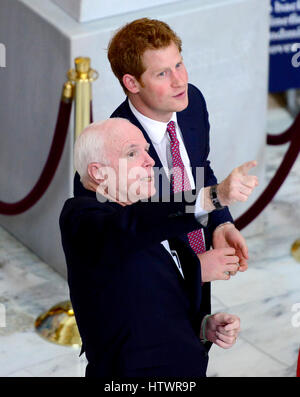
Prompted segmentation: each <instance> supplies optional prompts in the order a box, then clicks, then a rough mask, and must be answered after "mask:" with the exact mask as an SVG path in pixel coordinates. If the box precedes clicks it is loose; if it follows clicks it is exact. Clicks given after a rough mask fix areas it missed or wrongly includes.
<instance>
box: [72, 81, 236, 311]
mask: <svg viewBox="0 0 300 397" xmlns="http://www.w3.org/2000/svg"><path fill="white" fill-rule="evenodd" d="M188 97H189V104H188V107H187V108H186V109H185V110H183V111H182V112H177V121H178V124H179V126H180V129H181V132H182V135H183V141H184V145H185V147H186V150H187V153H188V156H189V159H190V163H191V166H192V172H193V176H194V179H195V181H196V169H197V167H203V168H204V186H211V185H215V184H216V183H217V179H216V177H215V175H214V172H213V170H212V168H211V166H210V161H209V160H208V155H209V120H208V112H207V109H206V103H205V100H204V97H203V95H202V93H201V92H200V91H199V90H198V89H197V88H196V87H195V86H193V85H192V84H189V85H188ZM111 117H122V118H125V119H128V120H129V121H131V123H133V124H134V125H136V126H137V127H138V128H139V129H140V130H141V131H142V132H143V134H144V136H145V139H146V140H147V142H149V143H150V150H149V154H150V156H151V157H152V158H153V159H154V161H155V167H159V168H161V167H162V164H161V162H160V160H159V157H158V155H157V153H156V151H155V149H154V147H153V145H152V144H151V141H150V138H149V136H148V134H147V132H146V131H145V130H144V128H143V127H142V125H141V124H140V122H139V121H138V120H137V119H136V117H135V116H134V114H133V113H132V112H131V110H130V107H129V105H128V99H126V100H125V101H124V102H123V103H122V104H121V105H120V106H119V107H118V108H117V109H116V110H115V111H114V112H113V113H112V115H111ZM155 184H156V191H157V194H158V195H160V197H161V195H162V192H164V191H165V187H166V186H168V188H169V189H170V184H169V181H168V178H167V176H166V175H165V173H164V171H163V172H162V176H161V177H160V178H158V177H156V178H155ZM201 187H202V186H197V187H196V189H197V190H199V189H200V188H201ZM85 194H86V190H85V189H84V187H83V186H82V184H81V183H80V180H79V175H78V174H76V175H75V180H74V195H75V196H79V195H85ZM227 221H230V222H233V219H232V217H231V215H230V212H229V210H228V208H227V207H225V209H223V210H221V211H213V212H211V213H210V214H209V224H208V227H206V228H204V234H205V243H206V249H207V250H208V249H210V247H211V245H212V234H213V231H214V230H215V228H216V227H217V226H218V225H219V224H221V223H224V222H227ZM180 238H181V240H182V241H184V242H185V243H186V244H188V240H187V236H186V235H181V236H180ZM172 248H173V247H172ZM202 296H203V299H202V310H203V311H204V312H207V313H210V312H211V297H210V296H211V294H210V283H205V284H204V286H203V290H202Z"/></svg>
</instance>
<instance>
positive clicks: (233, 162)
mask: <svg viewBox="0 0 300 397" xmlns="http://www.w3.org/2000/svg"><path fill="white" fill-rule="evenodd" d="M268 6H269V2H268V0H209V1H208V0H188V1H177V2H174V3H172V4H166V5H162V6H156V7H152V8H149V9H147V10H146V11H145V10H140V11H134V12H131V13H127V14H123V15H116V16H112V17H107V18H103V19H99V20H96V21H92V22H88V23H84V24H81V23H78V22H77V21H75V20H74V19H73V18H72V17H71V16H69V15H68V14H67V13H65V12H64V11H63V10H62V8H60V7H59V6H58V5H56V4H55V3H54V2H53V1H50V0H44V1H43V2H41V1H39V0H20V1H18V2H16V1H13V2H12V1H10V0H2V2H1V13H0V41H1V42H2V43H3V44H5V46H6V64H7V67H6V68H5V69H4V68H3V69H0V79H1V80H0V84H1V92H2V95H1V98H0V119H1V131H2V135H1V137H2V140H1V149H0V150H1V155H0V184H1V187H2V189H1V200H3V201H9V202H14V201H17V200H19V199H21V198H22V197H23V196H24V195H26V194H27V193H28V191H30V189H31V188H32V187H33V185H34V184H35V182H36V180H37V179H38V177H39V174H40V172H41V169H42V167H43V165H44V164H45V161H46V158H47V154H48V150H49V147H50V144H51V140H52V136H53V130H54V127H55V120H56V115H57V110H58V103H59V99H60V91H61V87H62V84H63V82H64V81H65V80H66V77H65V75H66V72H67V70H68V69H69V68H70V67H71V66H73V60H74V58H75V57H77V56H89V57H91V59H92V67H93V68H94V69H96V70H98V71H99V73H100V78H99V79H98V80H97V81H96V82H95V83H94V84H93V98H94V119H95V120H97V119H103V118H107V117H109V115H110V114H111V112H112V111H113V110H114V109H115V108H116V106H118V104H119V103H120V102H121V101H122V100H123V99H124V94H123V91H122V90H121V88H120V86H119V83H118V81H117V80H116V79H115V77H114V76H113V74H112V72H111V70H110V66H109V63H108V60H107V57H106V47H107V44H108V42H109V39H110V38H111V36H112V34H113V32H114V31H115V30H116V29H118V28H119V27H120V26H122V25H124V24H125V23H127V22H128V21H130V20H133V19H136V18H140V17H145V16H147V17H150V18H158V19H161V20H164V21H166V22H167V23H169V24H170V25H171V27H172V28H173V29H174V30H175V31H176V32H177V33H178V34H179V36H181V38H182V40H183V56H184V60H185V63H186V66H187V69H188V71H189V78H190V82H191V83H193V84H195V85H197V86H198V87H199V88H200V89H201V90H202V92H203V93H204V95H205V98H206V100H207V105H208V109H209V113H210V123H211V155H210V159H211V160H212V164H213V168H214V170H215V172H216V174H217V176H218V177H219V178H220V179H222V178H224V177H225V176H226V175H227V174H228V173H229V172H230V171H231V169H232V168H233V167H235V166H237V165H240V164H241V163H243V162H244V161H248V160H251V159H257V160H258V161H259V166H258V167H257V170H256V174H257V175H258V176H259V177H260V181H261V185H260V187H259V189H258V190H257V191H256V193H255V195H254V196H253V198H252V199H251V200H250V201H249V203H247V204H243V205H236V206H235V207H233V210H232V212H233V215H234V216H235V217H236V216H238V215H239V214H241V213H242V212H244V211H245V210H246V208H247V207H248V206H249V205H250V204H251V202H252V201H253V200H254V199H255V198H256V197H257V195H258V194H259V193H260V191H261V190H262V188H263V186H264V150H265V120H266V101H267V80H268V22H269V20H268ZM72 136H73V119H72V122H71V125H70V131H69V137H68V140H67V142H66V146H65V150H64V154H63V158H62V160H61V163H60V166H59V168H58V171H57V173H56V175H55V178H54V180H53V182H52V184H51V186H50V187H49V189H48V191H47V192H46V194H45V195H44V197H43V198H42V199H41V200H40V201H39V202H38V203H37V204H36V205H35V206H34V207H33V208H32V209H30V210H29V211H27V212H26V213H24V214H21V215H18V216H10V217H8V216H0V223H1V224H2V225H3V226H4V227H5V228H6V229H8V230H9V231H10V232H11V233H13V234H14V235H15V236H16V237H17V238H19V239H20V240H21V241H22V242H23V243H24V244H26V245H27V246H28V247H29V248H31V249H32V250H33V251H34V252H35V253H37V254H38V255H39V256H40V257H41V258H42V259H43V260H44V261H46V262H47V263H48V264H49V265H51V266H52V267H53V268H54V269H56V270H57V271H59V272H60V273H61V274H63V275H65V264H64V257H63V252H62V249H61V245H60V235H59V227H58V216H59V213H60V210H61V208H62V205H63V202H64V200H65V199H66V198H67V197H69V196H70V195H71V194H72V180H73V166H72V147H73V137H72ZM261 230H262V222H261V221H260V218H258V220H257V221H256V222H255V223H253V224H252V225H251V226H250V228H248V231H247V230H245V232H246V233H257V232H259V231H261Z"/></svg>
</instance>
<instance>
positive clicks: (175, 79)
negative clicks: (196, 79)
mask: <svg viewBox="0 0 300 397" xmlns="http://www.w3.org/2000/svg"><path fill="white" fill-rule="evenodd" d="M184 83H185V82H184V79H183V76H182V75H181V73H180V72H178V71H177V70H175V71H174V72H172V85H173V86H174V87H178V86H183V85H184Z"/></svg>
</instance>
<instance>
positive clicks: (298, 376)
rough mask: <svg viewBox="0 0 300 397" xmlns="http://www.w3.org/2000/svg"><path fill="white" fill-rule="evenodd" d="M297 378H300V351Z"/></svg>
mask: <svg viewBox="0 0 300 397" xmlns="http://www.w3.org/2000/svg"><path fill="white" fill-rule="evenodd" d="M296 376H297V378H300V349H299V353H298V364H297V374H296Z"/></svg>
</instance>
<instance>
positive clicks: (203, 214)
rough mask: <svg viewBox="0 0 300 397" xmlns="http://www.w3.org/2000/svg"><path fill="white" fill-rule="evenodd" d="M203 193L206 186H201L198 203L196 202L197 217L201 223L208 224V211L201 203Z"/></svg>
mask: <svg viewBox="0 0 300 397" xmlns="http://www.w3.org/2000/svg"><path fill="white" fill-rule="evenodd" d="M203 194H204V188H201V189H200V191H199V193H198V197H197V199H196V204H195V218H196V220H197V221H198V222H200V223H201V225H203V226H207V222H208V212H207V211H205V210H204V209H203V208H202V206H201V203H203Z"/></svg>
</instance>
